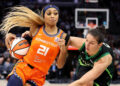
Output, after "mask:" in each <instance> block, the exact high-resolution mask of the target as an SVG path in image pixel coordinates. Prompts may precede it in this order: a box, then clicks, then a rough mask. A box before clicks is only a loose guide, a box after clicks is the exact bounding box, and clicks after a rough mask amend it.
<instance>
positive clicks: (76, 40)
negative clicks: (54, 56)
mask: <svg viewBox="0 0 120 86" xmlns="http://www.w3.org/2000/svg"><path fill="white" fill-rule="evenodd" d="M85 41H86V39H84V38H80V37H74V36H71V37H70V44H69V45H71V46H73V47H76V48H78V49H80V48H81V46H82V45H83V43H84V42H85Z"/></svg>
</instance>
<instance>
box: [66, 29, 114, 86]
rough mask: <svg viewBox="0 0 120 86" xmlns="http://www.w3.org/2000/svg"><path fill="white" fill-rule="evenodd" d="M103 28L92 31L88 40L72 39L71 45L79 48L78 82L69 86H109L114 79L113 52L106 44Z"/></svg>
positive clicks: (88, 35)
mask: <svg viewBox="0 0 120 86" xmlns="http://www.w3.org/2000/svg"><path fill="white" fill-rule="evenodd" d="M104 31H105V29H104V28H103V27H97V28H96V29H92V30H90V31H89V32H88V34H87V35H86V38H85V39H83V38H78V37H70V44H71V45H72V46H74V47H77V48H79V52H80V54H79V58H78V67H77V71H76V72H77V80H76V81H74V82H72V83H71V84H69V85H68V86H109V85H110V81H111V80H112V77H113V64H112V58H113V52H112V49H111V48H110V46H109V45H107V44H105V43H104V33H103V32H104Z"/></svg>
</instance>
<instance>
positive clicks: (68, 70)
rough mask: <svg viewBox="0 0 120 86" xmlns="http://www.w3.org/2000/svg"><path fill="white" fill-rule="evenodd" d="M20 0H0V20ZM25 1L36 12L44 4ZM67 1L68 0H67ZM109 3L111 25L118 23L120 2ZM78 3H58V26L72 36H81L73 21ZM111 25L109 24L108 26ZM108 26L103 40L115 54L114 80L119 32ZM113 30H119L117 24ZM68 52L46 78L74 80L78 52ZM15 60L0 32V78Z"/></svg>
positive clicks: (119, 70)
mask: <svg viewBox="0 0 120 86" xmlns="http://www.w3.org/2000/svg"><path fill="white" fill-rule="evenodd" d="M22 1H24V0H14V1H13V0H3V1H0V11H1V14H0V16H1V17H0V22H1V20H2V18H3V17H2V16H4V15H5V12H4V10H6V11H8V9H5V8H6V7H11V6H14V5H16V4H17V5H19V4H21V3H23V2H22ZM27 1H29V2H34V5H32V6H31V4H29V5H28V7H30V8H31V9H32V10H34V11H36V12H38V13H39V10H37V9H40V8H41V7H42V5H44V4H38V2H39V3H42V2H43V1H44V0H26V2H27ZM45 1H46V2H49V1H50V0H45ZM45 1H44V2H45ZM53 1H55V0H53ZM63 1H64V0H63ZM67 1H69V0H67ZM71 1H73V0H71ZM101 1H102V0H101ZM118 1H119V0H118ZM82 2H83V0H81V3H80V4H79V5H80V7H85V6H86V7H91V5H89V4H88V3H86V4H85V5H83V4H82ZM110 4H111V6H113V7H114V8H115V10H114V14H113V18H115V19H116V21H112V20H110V22H112V23H113V24H112V25H113V26H114V24H115V25H118V24H120V12H119V9H120V3H118V2H117V0H116V2H114V3H112V0H111V2H110ZM79 5H74V6H68V7H66V6H61V5H60V19H59V22H58V27H59V28H61V29H63V30H64V31H65V32H66V33H70V35H72V36H78V37H83V29H76V28H75V22H74V13H75V7H79ZM95 6H98V4H96V5H94V7H95ZM116 23H118V24H116ZM113 26H110V28H111V27H113ZM17 28H19V27H17ZM110 28H109V29H108V30H107V34H106V37H105V42H107V43H108V44H109V45H110V46H111V47H112V49H113V51H114V54H115V58H114V66H115V76H114V80H116V79H120V35H119V33H117V34H116V33H114V31H115V29H114V28H113V30H114V31H113V30H112V29H110ZM28 29H29V28H20V29H15V31H14V29H13V30H12V31H11V32H13V33H15V34H17V36H20V35H21V33H22V32H24V31H25V30H28ZM112 32H113V33H112ZM115 32H120V29H119V26H118V28H117V29H116V31H115ZM68 52H69V56H68V59H67V61H66V64H65V66H64V68H63V69H58V68H57V67H56V65H55V62H54V63H53V65H52V66H51V68H50V70H49V72H48V74H47V76H46V78H47V79H55V78H57V79H60V78H69V79H71V80H75V70H76V65H77V57H78V53H79V52H78V51H77V50H69V51H68ZM16 62H17V59H15V58H12V57H11V56H10V54H9V51H8V50H7V49H6V47H5V43H4V36H3V35H2V33H1V34H0V79H4V78H6V76H7V75H8V73H10V71H11V70H12V68H13V67H14V65H15V63H16Z"/></svg>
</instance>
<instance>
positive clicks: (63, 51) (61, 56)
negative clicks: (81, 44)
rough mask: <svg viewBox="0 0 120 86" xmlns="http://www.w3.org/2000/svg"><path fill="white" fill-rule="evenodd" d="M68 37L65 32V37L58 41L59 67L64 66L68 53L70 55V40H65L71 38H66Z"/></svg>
mask: <svg viewBox="0 0 120 86" xmlns="http://www.w3.org/2000/svg"><path fill="white" fill-rule="evenodd" d="M66 37H67V34H65V33H64V34H63V38H62V39H59V41H58V45H59V47H60V53H59V55H58V57H57V62H56V64H57V67H58V68H62V67H63V66H64V64H65V62H66V58H67V55H68V52H67V48H68V44H69V41H68V43H65V42H66V41H67V40H69V38H68V39H67V40H65V39H66ZM65 44H66V45H65Z"/></svg>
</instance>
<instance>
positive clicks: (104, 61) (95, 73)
mask: <svg viewBox="0 0 120 86" xmlns="http://www.w3.org/2000/svg"><path fill="white" fill-rule="evenodd" d="M111 62H112V56H111V55H107V56H104V57H103V58H101V59H100V60H98V61H97V62H95V63H94V66H93V68H92V69H91V70H90V71H88V72H87V73H86V74H85V75H83V76H82V77H81V78H80V79H79V80H76V81H75V82H73V83H72V84H70V85H69V86H78V85H79V86H80V85H82V84H86V83H88V82H90V81H94V80H95V79H97V78H98V77H99V76H100V75H101V74H102V73H103V72H104V71H105V69H106V68H107V67H108V66H109V65H110V64H111Z"/></svg>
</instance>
